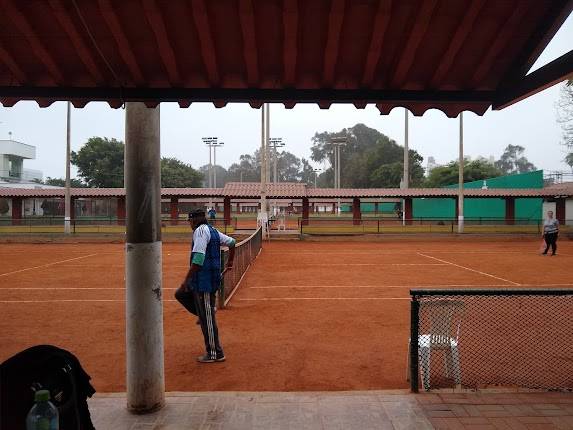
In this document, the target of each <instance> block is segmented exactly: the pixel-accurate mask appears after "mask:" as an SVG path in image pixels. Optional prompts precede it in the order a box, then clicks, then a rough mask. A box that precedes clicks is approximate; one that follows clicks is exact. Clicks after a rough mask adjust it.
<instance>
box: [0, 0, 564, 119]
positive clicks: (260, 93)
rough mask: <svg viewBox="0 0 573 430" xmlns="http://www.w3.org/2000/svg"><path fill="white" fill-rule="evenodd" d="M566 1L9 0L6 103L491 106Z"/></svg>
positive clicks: (550, 71)
mask: <svg viewBox="0 0 573 430" xmlns="http://www.w3.org/2000/svg"><path fill="white" fill-rule="evenodd" d="M572 9H573V2H572V1H571V0H543V1H540V0H466V1H457V0H352V1H351V0H312V1H308V0H217V1H207V0H97V1H96V0H49V1H41V0H26V1H16V0H1V1H0V101H1V102H2V104H3V105H4V106H11V105H13V104H14V103H16V102H17V101H18V100H22V99H32V100H37V101H38V103H39V104H40V106H48V105H49V104H51V103H52V102H54V101H56V100H72V102H73V103H74V105H75V106H76V107H81V106H84V105H85V104H86V103H88V102H89V101H91V100H104V101H107V102H109V103H110V105H112V106H114V107H119V106H121V105H122V104H123V102H125V101H144V102H146V103H147V104H149V105H155V104H157V103H158V102H161V101H176V102H179V103H180V105H181V106H189V104H190V103H191V102H194V101H210V102H214V103H215V105H216V106H218V107H221V106H224V105H225V104H226V103H228V102H248V103H250V104H251V105H252V106H256V107H258V106H260V105H261V103H262V102H281V103H284V104H285V105H286V106H287V107H289V108H290V107H292V106H294V104H296V103H297V102H304V103H318V104H319V105H320V107H321V108H328V106H329V105H330V104H331V103H353V104H354V105H356V106H357V107H360V108H362V107H364V106H365V105H366V104H367V103H375V104H376V105H377V106H378V108H379V109H380V111H381V112H382V113H388V112H389V111H390V110H391V109H392V108H394V107H396V106H405V107H407V108H408V109H410V110H411V111H412V112H413V113H414V114H415V115H421V114H422V113H423V112H424V111H426V110H427V109H430V108H437V109H440V110H442V111H443V112H445V113H446V114H447V115H448V116H451V117H453V116H457V115H458V113H459V112H460V111H462V110H471V111H474V112H476V113H478V114H483V113H484V112H485V110H486V109H487V108H488V107H489V106H491V105H492V104H493V105H494V107H503V106H505V105H507V104H509V103H512V102H514V101H515V100H519V99H520V98H523V97H526V96H527V95H529V94H531V93H533V92H536V91H538V90H540V89H541V88H543V87H546V86H548V85H551V84H553V83H555V82H558V81H559V80H562V79H563V78H564V77H566V76H567V75H568V74H570V73H572V72H573V55H572V54H573V53H569V54H567V55H565V56H563V57H562V58H561V59H559V60H556V62H553V63H551V64H550V65H548V66H547V67H545V68H543V70H540V71H538V72H534V73H532V74H530V76H528V77H525V76H526V73H527V71H528V70H529V69H530V67H531V65H532V64H533V63H534V61H535V60H536V59H537V57H538V56H539V54H540V53H541V52H542V50H543V49H544V47H545V46H546V45H547V43H548V42H549V40H550V39H551V37H552V36H553V35H554V34H555V32H556V31H557V29H558V28H559V26H560V25H561V23H562V22H563V21H564V20H565V19H566V18H567V16H568V15H569V14H570V13H571V10H572Z"/></svg>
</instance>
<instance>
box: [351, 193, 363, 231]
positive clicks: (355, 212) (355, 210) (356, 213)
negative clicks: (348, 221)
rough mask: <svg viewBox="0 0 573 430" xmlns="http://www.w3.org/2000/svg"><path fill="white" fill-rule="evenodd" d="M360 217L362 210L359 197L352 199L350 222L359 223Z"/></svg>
mask: <svg viewBox="0 0 573 430" xmlns="http://www.w3.org/2000/svg"><path fill="white" fill-rule="evenodd" d="M361 219H362V212H361V211H360V199H359V198H356V197H355V198H354V199H352V224H354V225H360V220H361Z"/></svg>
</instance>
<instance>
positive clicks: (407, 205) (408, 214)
mask: <svg viewBox="0 0 573 430" xmlns="http://www.w3.org/2000/svg"><path fill="white" fill-rule="evenodd" d="M412 218H414V210H413V208H412V199H411V198H410V197H407V198H405V199H404V220H405V222H406V225H411V224H412Z"/></svg>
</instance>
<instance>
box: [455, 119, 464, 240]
mask: <svg viewBox="0 0 573 430" xmlns="http://www.w3.org/2000/svg"><path fill="white" fill-rule="evenodd" d="M458 163H459V168H458V205H457V214H456V215H457V218H458V233H463V232H464V113H463V112H460V140H459V154H458Z"/></svg>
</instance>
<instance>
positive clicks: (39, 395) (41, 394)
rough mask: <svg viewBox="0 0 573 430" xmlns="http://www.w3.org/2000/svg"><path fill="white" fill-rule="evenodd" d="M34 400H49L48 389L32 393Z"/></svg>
mask: <svg viewBox="0 0 573 430" xmlns="http://www.w3.org/2000/svg"><path fill="white" fill-rule="evenodd" d="M34 399H35V400H36V402H47V401H48V400H50V392H49V391H48V390H38V391H36V394H35V395H34Z"/></svg>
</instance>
